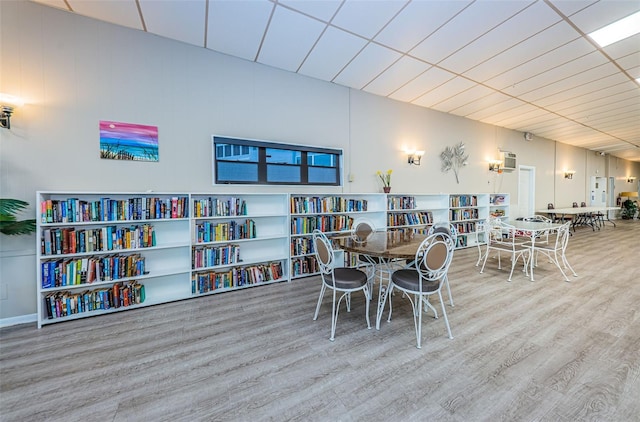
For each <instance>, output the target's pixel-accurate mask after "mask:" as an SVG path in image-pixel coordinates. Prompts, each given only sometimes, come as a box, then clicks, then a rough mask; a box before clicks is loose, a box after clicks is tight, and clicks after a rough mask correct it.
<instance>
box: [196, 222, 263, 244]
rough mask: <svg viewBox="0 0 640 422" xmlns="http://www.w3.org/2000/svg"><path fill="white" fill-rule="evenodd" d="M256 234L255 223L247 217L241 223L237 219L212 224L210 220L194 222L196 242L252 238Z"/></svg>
mask: <svg viewBox="0 0 640 422" xmlns="http://www.w3.org/2000/svg"><path fill="white" fill-rule="evenodd" d="M256 236H257V234H256V223H255V221H253V220H250V219H247V220H245V221H244V222H243V223H241V222H237V221H229V222H225V223H218V224H214V223H212V222H211V221H205V222H202V223H198V224H196V236H195V237H196V242H197V243H204V242H213V241H225V240H236V239H254V238H255V237H256Z"/></svg>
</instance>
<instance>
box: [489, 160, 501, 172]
mask: <svg viewBox="0 0 640 422" xmlns="http://www.w3.org/2000/svg"><path fill="white" fill-rule="evenodd" d="M501 166H502V161H500V160H489V171H496V172H498V173H500V170H502V169H501V168H500V167H501Z"/></svg>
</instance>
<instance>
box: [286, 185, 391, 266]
mask: <svg viewBox="0 0 640 422" xmlns="http://www.w3.org/2000/svg"><path fill="white" fill-rule="evenodd" d="M289 203H290V204H289V212H290V234H291V278H300V277H308V276H310V275H314V274H317V273H318V268H317V263H316V260H315V256H314V251H313V246H312V242H311V234H312V232H313V230H314V229H316V228H317V229H320V230H322V231H323V232H324V233H327V234H328V235H331V234H338V233H340V232H345V231H349V230H351V225H352V223H353V221H354V220H355V219H357V218H360V217H362V218H366V219H368V220H369V221H371V223H372V224H373V225H374V226H375V227H377V228H384V227H385V226H386V224H385V220H386V199H385V195H384V194H376V193H372V194H318V195H293V194H292V195H291V196H290V198H289ZM344 259H345V261H350V260H351V258H350V257H349V256H348V255H347V254H345V257H344ZM345 264H346V265H349V262H345Z"/></svg>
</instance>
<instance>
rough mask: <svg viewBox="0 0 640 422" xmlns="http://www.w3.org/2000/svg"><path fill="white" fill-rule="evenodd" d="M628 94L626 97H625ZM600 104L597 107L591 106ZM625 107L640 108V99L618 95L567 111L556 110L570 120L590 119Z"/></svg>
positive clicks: (634, 96) (629, 95) (630, 95)
mask: <svg viewBox="0 0 640 422" xmlns="http://www.w3.org/2000/svg"><path fill="white" fill-rule="evenodd" d="M625 94H626V95H625ZM593 103H598V104H597V105H591V106H589V104H593ZM625 107H633V108H636V107H640V97H639V96H637V95H633V93H629V92H627V93H623V94H618V95H616V96H613V97H606V98H601V99H600V100H598V101H594V102H592V103H587V104H584V105H583V104H580V105H576V106H574V107H571V108H569V109H565V110H556V112H557V113H559V114H561V115H563V116H567V117H568V118H570V119H576V120H578V119H580V120H581V119H588V118H589V116H591V115H592V114H598V113H601V112H603V111H605V112H607V111H609V110H617V109H624V108H625Z"/></svg>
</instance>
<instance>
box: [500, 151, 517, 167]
mask: <svg viewBox="0 0 640 422" xmlns="http://www.w3.org/2000/svg"><path fill="white" fill-rule="evenodd" d="M500 161H502V168H503V169H504V170H515V169H516V154H515V153H513V152H509V151H501V152H500Z"/></svg>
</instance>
